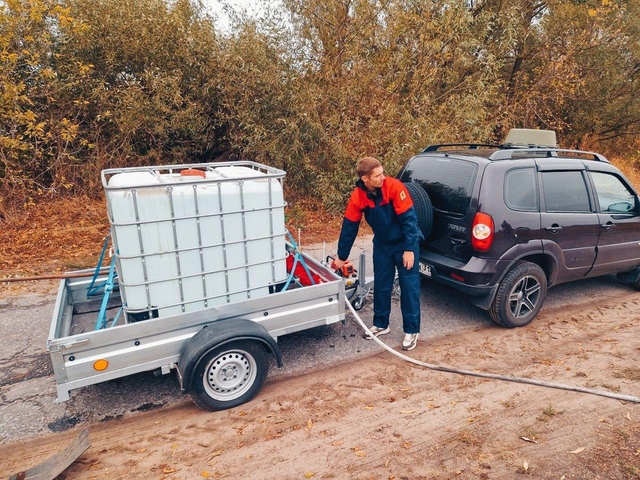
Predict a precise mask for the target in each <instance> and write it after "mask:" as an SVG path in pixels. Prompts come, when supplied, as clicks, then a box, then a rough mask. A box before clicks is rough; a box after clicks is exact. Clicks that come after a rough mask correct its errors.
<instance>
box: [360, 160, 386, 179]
mask: <svg viewBox="0 0 640 480" xmlns="http://www.w3.org/2000/svg"><path fill="white" fill-rule="evenodd" d="M381 166H382V164H381V163H380V160H378V159H377V158H373V157H364V158H361V159H360V160H359V161H358V164H357V165H356V175H358V177H363V176H364V175H369V174H370V173H371V172H372V171H373V170H374V169H375V168H378V167H381Z"/></svg>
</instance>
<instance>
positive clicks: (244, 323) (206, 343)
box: [178, 318, 282, 393]
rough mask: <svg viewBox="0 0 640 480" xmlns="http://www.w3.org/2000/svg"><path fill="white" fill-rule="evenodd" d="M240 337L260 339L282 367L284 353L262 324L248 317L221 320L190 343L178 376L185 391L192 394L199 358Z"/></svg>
mask: <svg viewBox="0 0 640 480" xmlns="http://www.w3.org/2000/svg"><path fill="white" fill-rule="evenodd" d="M238 340H250V341H257V342H259V343H260V344H262V345H263V347H264V348H265V350H266V351H267V352H269V353H271V354H272V355H273V356H274V357H275V359H276V363H277V365H278V367H282V355H281V353H280V348H279V347H278V344H277V343H276V340H275V339H274V338H273V337H272V336H271V335H270V334H269V332H268V331H267V329H266V328H264V327H263V326H262V325H260V324H258V323H255V322H253V321H251V320H246V319H235V318H234V319H229V320H220V321H217V322H213V323H211V324H209V325H208V326H207V327H205V328H204V329H202V330H200V331H199V332H198V333H196V334H195V335H194V336H193V337H191V340H189V342H188V343H187V345H186V347H185V348H184V350H183V352H182V354H181V355H180V361H179V362H178V376H179V379H180V388H181V390H182V392H183V393H189V392H190V391H191V389H192V385H193V376H194V372H195V371H196V370H197V367H198V363H199V361H200V360H201V359H202V358H203V357H204V356H205V355H206V354H207V353H208V352H210V351H211V350H213V349H214V348H217V347H219V346H220V345H224V344H225V343H230V342H235V341H238Z"/></svg>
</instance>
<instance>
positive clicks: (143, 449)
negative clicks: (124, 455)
mask: <svg viewBox="0 0 640 480" xmlns="http://www.w3.org/2000/svg"><path fill="white" fill-rule="evenodd" d="M146 451H147V449H146V448H141V449H140V450H136V453H144V452H146Z"/></svg>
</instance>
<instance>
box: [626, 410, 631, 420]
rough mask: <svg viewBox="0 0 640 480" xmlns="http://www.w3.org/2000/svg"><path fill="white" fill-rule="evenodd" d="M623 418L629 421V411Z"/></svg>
mask: <svg viewBox="0 0 640 480" xmlns="http://www.w3.org/2000/svg"><path fill="white" fill-rule="evenodd" d="M625 418H626V419H627V420H629V421H631V414H630V413H629V412H627V414H626V415H625Z"/></svg>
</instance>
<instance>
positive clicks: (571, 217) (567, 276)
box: [536, 158, 600, 283]
mask: <svg viewBox="0 0 640 480" xmlns="http://www.w3.org/2000/svg"><path fill="white" fill-rule="evenodd" d="M536 163H537V165H538V171H539V173H540V190H541V212H540V220H541V227H542V232H541V236H542V245H543V249H544V250H545V251H546V252H549V253H551V254H552V255H553V256H555V258H556V260H557V262H558V263H559V265H558V267H559V268H558V276H557V277H556V280H555V281H556V283H561V282H565V281H569V280H575V279H578V278H583V277H584V276H585V275H586V274H587V273H589V271H590V270H591V267H592V266H593V264H594V262H595V259H596V245H597V244H598V237H599V235H600V219H599V217H598V214H597V213H596V212H595V208H594V205H593V199H592V197H590V195H589V189H588V188H587V185H588V183H587V182H588V178H587V175H586V170H585V167H584V165H583V163H582V162H580V161H577V160H567V161H566V162H563V161H559V160H558V159H557V158H556V159H554V160H553V161H552V162H548V161H545V160H542V159H538V160H537V161H536Z"/></svg>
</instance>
